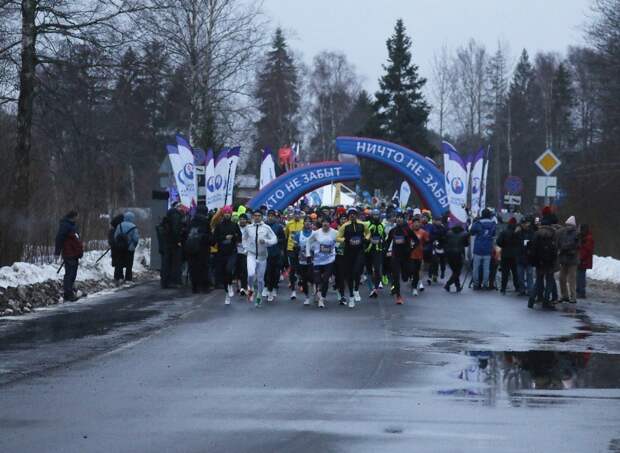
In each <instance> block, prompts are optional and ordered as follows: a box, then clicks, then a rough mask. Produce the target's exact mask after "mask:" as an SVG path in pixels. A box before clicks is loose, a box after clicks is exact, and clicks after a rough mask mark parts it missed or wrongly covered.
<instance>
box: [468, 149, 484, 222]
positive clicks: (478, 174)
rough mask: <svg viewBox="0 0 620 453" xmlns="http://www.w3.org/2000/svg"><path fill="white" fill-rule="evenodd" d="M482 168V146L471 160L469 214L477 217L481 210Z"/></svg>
mask: <svg viewBox="0 0 620 453" xmlns="http://www.w3.org/2000/svg"><path fill="white" fill-rule="evenodd" d="M483 170H484V148H480V150H479V151H478V152H477V153H476V154H475V156H474V157H473V159H472V160H471V215H472V216H474V217H478V216H479V215H480V212H481V210H482V209H481V207H480V205H481V200H482V178H483Z"/></svg>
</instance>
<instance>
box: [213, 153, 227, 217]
mask: <svg viewBox="0 0 620 453" xmlns="http://www.w3.org/2000/svg"><path fill="white" fill-rule="evenodd" d="M214 167H215V168H214V178H213V203H212V206H209V207H210V208H223V207H224V201H225V200H224V197H225V195H226V193H225V190H226V178H227V176H228V148H224V149H223V150H221V151H220V153H219V154H218V156H217V159H216V160H215V165H214Z"/></svg>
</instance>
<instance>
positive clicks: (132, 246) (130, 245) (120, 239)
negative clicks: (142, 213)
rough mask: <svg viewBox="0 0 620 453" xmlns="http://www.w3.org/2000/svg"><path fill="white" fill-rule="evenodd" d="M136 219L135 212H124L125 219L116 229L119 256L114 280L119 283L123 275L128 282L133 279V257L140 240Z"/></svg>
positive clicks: (116, 244) (116, 245) (115, 235)
mask: <svg viewBox="0 0 620 453" xmlns="http://www.w3.org/2000/svg"><path fill="white" fill-rule="evenodd" d="M135 221H136V216H135V215H134V213H133V212H131V211H127V212H126V213H125V214H123V221H122V222H121V223H120V224H119V225H118V226H117V227H116V230H115V231H114V249H115V250H116V253H117V257H118V266H116V267H114V281H115V282H116V283H117V284H118V283H120V281H121V280H123V277H124V279H125V281H126V282H130V281H132V279H133V273H132V269H133V258H134V253H135V250H136V247H137V246H138V242H139V240H140V235H139V234H138V227H137V226H136V224H135ZM123 271H124V275H123Z"/></svg>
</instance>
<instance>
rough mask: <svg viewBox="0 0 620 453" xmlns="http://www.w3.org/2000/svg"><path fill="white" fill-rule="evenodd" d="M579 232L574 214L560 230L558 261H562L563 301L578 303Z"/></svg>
mask: <svg viewBox="0 0 620 453" xmlns="http://www.w3.org/2000/svg"><path fill="white" fill-rule="evenodd" d="M579 245H580V244H579V233H578V232H577V222H576V221H575V217H574V216H570V217H569V218H568V219H567V220H566V222H565V223H564V227H563V228H561V229H560V230H558V261H559V263H560V295H561V301H562V302H570V303H571V304H576V303H577V265H578V264H579Z"/></svg>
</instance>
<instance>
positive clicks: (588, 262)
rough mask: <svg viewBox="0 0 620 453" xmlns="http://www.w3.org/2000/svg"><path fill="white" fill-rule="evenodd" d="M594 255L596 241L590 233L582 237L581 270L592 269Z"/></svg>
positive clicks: (580, 248)
mask: <svg viewBox="0 0 620 453" xmlns="http://www.w3.org/2000/svg"><path fill="white" fill-rule="evenodd" d="M593 255H594V239H593V238H592V233H590V232H588V233H586V234H585V235H583V236H581V246H580V247H579V269H592V256H593Z"/></svg>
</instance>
